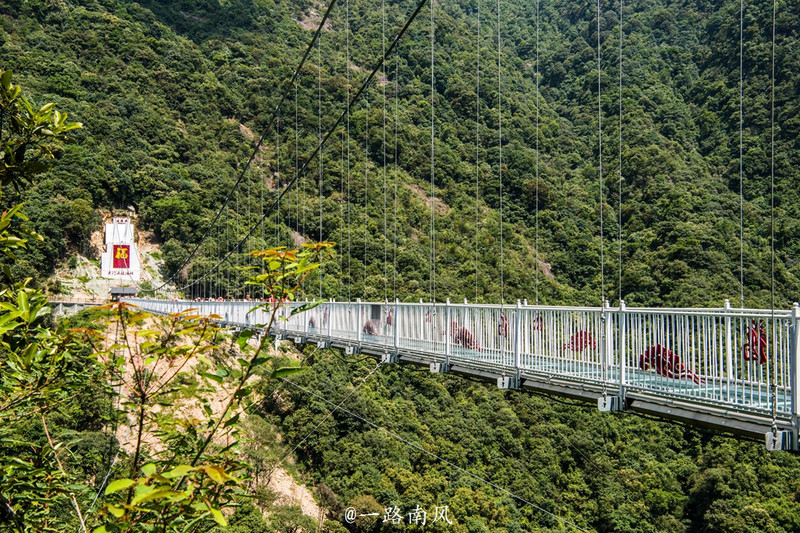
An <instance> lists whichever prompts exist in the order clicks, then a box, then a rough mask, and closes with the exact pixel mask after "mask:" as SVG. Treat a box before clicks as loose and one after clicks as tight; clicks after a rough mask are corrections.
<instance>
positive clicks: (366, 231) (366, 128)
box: [361, 88, 369, 299]
mask: <svg viewBox="0 0 800 533" xmlns="http://www.w3.org/2000/svg"><path fill="white" fill-rule="evenodd" d="M364 101H365V103H366V105H367V113H366V115H364V117H365V118H364V289H363V290H362V291H361V297H362V298H364V299H366V298H367V241H368V240H369V238H368V234H369V179H368V178H369V88H367V92H366V94H365V95H364Z"/></svg>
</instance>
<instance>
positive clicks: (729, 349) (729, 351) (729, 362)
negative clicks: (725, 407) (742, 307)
mask: <svg viewBox="0 0 800 533" xmlns="http://www.w3.org/2000/svg"><path fill="white" fill-rule="evenodd" d="M731 313H732V311H731V301H730V300H728V299H727V298H726V299H725V376H726V377H727V380H728V382H727V387H726V388H727V395H728V401H730V400H731V382H732V381H733V330H732V328H731Z"/></svg>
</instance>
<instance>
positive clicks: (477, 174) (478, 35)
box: [475, 0, 481, 302]
mask: <svg viewBox="0 0 800 533" xmlns="http://www.w3.org/2000/svg"><path fill="white" fill-rule="evenodd" d="M477 15H478V31H477V32H476V35H475V51H476V53H477V58H476V59H475V72H476V76H475V301H476V302H477V301H478V273H479V265H478V259H479V257H478V255H479V244H480V242H479V239H478V232H479V230H480V204H479V201H480V177H481V159H480V149H481V133H480V127H481V0H478V11H477Z"/></svg>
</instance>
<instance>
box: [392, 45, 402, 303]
mask: <svg viewBox="0 0 800 533" xmlns="http://www.w3.org/2000/svg"><path fill="white" fill-rule="evenodd" d="M399 80H400V54H397V55H395V57H394V256H393V258H392V298H393V299H394V300H397V170H398V168H397V156H398V150H397V147H398V141H397V138H398V131H399V130H398V124H399V116H400V115H399V113H398V102H399V99H398V86H399V83H400V82H399Z"/></svg>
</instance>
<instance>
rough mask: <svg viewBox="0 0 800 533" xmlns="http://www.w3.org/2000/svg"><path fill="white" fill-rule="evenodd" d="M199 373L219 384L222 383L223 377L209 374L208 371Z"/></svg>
mask: <svg viewBox="0 0 800 533" xmlns="http://www.w3.org/2000/svg"><path fill="white" fill-rule="evenodd" d="M200 375H201V376H203V377H204V378H208V379H210V380H211V381H215V382H217V383H219V384H220V385H221V384H222V381H223V379H222V378H221V377H220V376H217V375H215V374H209V373H208V372H200Z"/></svg>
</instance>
